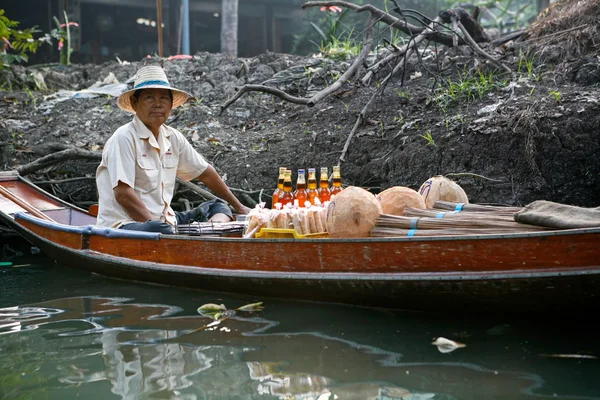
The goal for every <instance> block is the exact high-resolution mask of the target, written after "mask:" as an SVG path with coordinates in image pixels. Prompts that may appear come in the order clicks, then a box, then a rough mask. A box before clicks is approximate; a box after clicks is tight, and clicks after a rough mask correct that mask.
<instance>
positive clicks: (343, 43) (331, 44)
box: [320, 32, 361, 60]
mask: <svg viewBox="0 0 600 400" xmlns="http://www.w3.org/2000/svg"><path fill="white" fill-rule="evenodd" d="M320 50H321V53H323V56H325V57H327V58H331V59H333V60H347V59H348V58H350V57H353V56H356V55H358V54H359V53H360V51H361V46H360V44H358V43H356V42H355V41H354V40H353V39H352V32H349V33H348V34H347V35H346V36H345V38H344V37H334V38H332V39H331V40H330V41H328V42H327V43H325V44H321V46H320Z"/></svg>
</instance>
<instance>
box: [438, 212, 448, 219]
mask: <svg viewBox="0 0 600 400" xmlns="http://www.w3.org/2000/svg"><path fill="white" fill-rule="evenodd" d="M444 214H446V213H445V212H439V213H438V214H437V215H436V216H435V217H436V218H444Z"/></svg>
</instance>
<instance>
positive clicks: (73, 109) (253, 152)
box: [0, 42, 600, 206]
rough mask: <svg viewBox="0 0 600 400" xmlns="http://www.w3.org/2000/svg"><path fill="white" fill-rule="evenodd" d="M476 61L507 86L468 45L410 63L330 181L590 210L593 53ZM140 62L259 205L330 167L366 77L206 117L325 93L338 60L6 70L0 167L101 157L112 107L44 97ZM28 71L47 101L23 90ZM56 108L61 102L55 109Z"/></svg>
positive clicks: (75, 196)
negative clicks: (83, 154) (158, 69)
mask: <svg viewBox="0 0 600 400" xmlns="http://www.w3.org/2000/svg"><path fill="white" fill-rule="evenodd" d="M487 49H488V51H490V52H493V54H495V55H496V56H497V57H499V58H500V59H501V60H502V62H503V63H505V65H507V66H508V67H509V68H510V69H511V70H512V71H513V74H512V75H510V74H507V73H496V72H493V70H494V67H493V65H490V63H489V62H486V60H485V59H482V58H480V57H474V56H473V52H472V51H471V50H470V49H468V48H457V49H447V48H443V49H442V48H441V47H440V48H438V49H437V50H436V49H434V48H432V47H431V46H430V48H429V49H428V50H426V51H425V52H423V54H422V55H421V58H417V57H412V58H411V59H410V60H409V62H408V64H407V69H406V72H405V73H404V74H399V75H398V76H397V77H396V78H394V80H393V81H392V82H391V83H390V85H388V87H387V89H386V91H385V92H384V94H383V95H382V96H381V97H380V98H378V99H377V101H376V103H375V105H374V107H373V108H372V109H371V111H370V113H369V114H368V117H367V120H366V123H365V124H364V125H363V126H361V127H360V128H359V129H358V131H357V133H356V135H355V136H354V138H353V139H352V141H351V143H350V147H349V149H348V152H347V154H346V156H345V161H344V162H343V163H342V164H341V165H342V174H343V180H344V184H345V185H356V186H362V187H367V188H370V189H371V190H372V191H373V192H377V191H379V190H383V189H385V188H387V187H390V186H394V185H402V186H408V187H411V188H414V189H418V188H419V186H420V185H421V183H423V182H424V181H425V180H426V179H427V178H429V177H430V176H433V175H438V174H442V175H447V176H449V177H451V178H452V179H454V180H456V181H457V182H458V183H459V184H460V185H461V186H462V187H463V188H464V189H465V191H466V192H467V194H468V195H469V197H470V200H471V201H472V202H479V203H493V204H510V205H523V204H527V203H529V202H531V201H533V200H537V199H546V200H552V201H556V202H561V203H567V204H574V205H580V206H598V205H600V173H599V171H600V140H599V135H600V87H599V86H600V67H599V60H598V57H597V56H596V57H595V58H594V57H591V56H590V55H589V52H588V53H585V54H581V56H580V58H578V59H574V60H558V61H556V63H555V64H551V63H550V61H548V60H542V59H541V58H539V57H538V56H534V55H533V53H531V54H530V53H527V52H526V50H527V48H526V47H524V45H522V44H521V45H520V44H519V43H513V42H509V43H505V44H503V45H501V46H491V45H489V46H488V47H487ZM148 62H162V63H163V65H164V67H165V69H166V71H167V74H168V76H169V78H170V80H171V83H172V84H174V85H175V86H176V87H180V88H182V89H184V90H187V91H189V92H191V93H192V94H193V95H194V96H195V100H193V101H191V102H189V103H188V104H186V105H185V106H183V107H181V108H180V109H178V110H176V111H175V112H174V113H173V115H172V116H171V118H170V122H169V124H170V125H171V126H174V127H175V128H177V129H179V130H181V131H182V132H183V133H184V134H185V135H186V136H187V137H188V139H189V140H190V141H191V142H192V143H193V145H194V146H195V147H196V148H197V150H198V151H199V152H200V153H201V154H203V155H204V156H205V157H206V158H207V160H208V161H209V162H211V163H212V164H213V165H214V166H215V168H216V169H217V170H218V171H219V172H220V173H221V175H222V176H223V177H224V178H225V179H226V181H227V183H228V184H229V185H230V186H231V187H232V188H235V189H239V190H238V191H237V192H236V193H237V194H239V195H240V196H242V197H243V196H245V195H249V196H250V197H251V198H252V199H253V200H254V201H258V200H262V201H267V202H268V201H269V200H270V197H269V196H270V194H271V192H272V190H273V188H274V186H275V183H276V179H277V170H278V167H279V166H287V167H289V168H292V169H293V170H294V171H295V170H296V169H298V168H302V167H304V168H308V167H316V168H318V167H321V166H327V167H330V168H331V166H333V165H336V164H338V163H339V158H340V155H341V152H342V149H343V147H344V144H345V142H346V139H347V137H348V133H349V132H350V131H351V129H352V127H353V125H354V123H355V121H356V118H357V115H358V113H359V112H360V110H361V109H362V108H363V106H364V105H365V104H366V102H367V101H368V99H369V98H370V97H371V95H372V94H373V92H374V91H375V90H377V83H376V81H377V80H374V81H373V83H372V84H371V85H370V86H361V85H358V84H355V83H350V84H346V85H345V86H344V89H342V91H341V92H339V93H336V94H335V95H333V96H330V97H328V98H327V99H325V100H324V101H322V102H320V103H318V104H317V105H316V106H315V107H312V108H309V107H306V106H303V105H296V104H291V103H287V102H284V101H282V100H280V99H278V98H276V97H273V96H271V95H267V94H264V93H250V94H246V95H244V96H243V97H242V98H241V99H239V100H238V101H237V102H235V103H234V104H233V105H232V106H231V107H229V108H228V109H227V110H225V112H224V113H223V114H222V115H219V111H220V106H221V104H223V103H224V102H225V101H226V100H227V99H228V98H230V97H231V96H233V95H234V94H235V88H236V87H240V86H242V85H244V84H246V83H267V84H269V85H272V86H276V87H278V88H280V89H283V90H286V91H288V92H289V93H292V94H294V95H296V96H302V97H308V96H309V95H310V94H311V93H315V92H316V91H318V90H320V89H323V88H325V87H327V85H331V84H332V83H333V82H334V80H335V79H336V78H337V77H339V75H340V73H342V72H343V71H345V69H346V68H347V67H348V66H349V65H350V62H351V60H348V61H339V60H338V61H333V60H330V59H326V58H322V57H299V56H291V55H284V54H274V53H268V54H263V55H260V56H258V57H254V58H252V59H232V58H228V57H225V56H222V55H219V54H207V53H202V54H197V55H195V56H194V57H193V59H191V60H170V61H169V60H156V59H145V60H142V61H140V62H133V63H127V64H121V63H119V62H116V61H115V62H110V63H106V64H103V65H73V66H69V67H59V66H37V67H36V66H32V67H29V68H24V67H14V68H11V69H5V70H4V71H2V72H1V73H0V74H1V75H2V79H3V80H2V81H3V82H5V83H4V85H3V86H2V91H0V98H2V99H3V101H2V102H0V116H1V122H0V164H1V165H0V166H1V167H2V169H16V168H18V167H19V166H22V165H25V164H27V163H29V162H31V161H33V160H35V159H37V158H39V157H41V156H43V155H46V154H49V153H51V152H53V151H57V150H60V149H64V148H66V147H77V148H82V149H86V150H90V151H94V152H101V150H102V146H103V144H104V142H105V141H106V140H107V139H108V138H109V136H110V135H111V134H112V133H113V132H114V130H115V129H116V128H117V127H119V126H120V125H122V124H124V123H126V122H128V121H129V120H130V119H131V116H130V115H127V114H126V113H125V112H123V111H121V110H120V109H119V108H118V107H117V105H116V99H115V98H114V97H113V96H110V95H100V96H97V97H91V98H85V97H84V98H76V96H75V95H74V94H73V93H66V92H63V93H62V94H61V92H58V90H61V89H62V90H69V91H77V90H81V89H85V88H89V87H91V86H93V85H94V84H96V83H97V82H102V81H106V82H111V83H113V84H116V83H117V82H119V83H125V82H127V81H128V80H130V79H131V77H132V76H133V74H134V73H135V71H136V70H137V68H138V67H139V66H140V65H141V64H142V63H148ZM35 75H37V76H38V77H39V76H41V77H42V78H43V80H44V82H45V84H46V86H47V90H39V89H36V86H35V81H34V79H33V77H34V76H35ZM378 79H379V78H378ZM53 96H54V97H53ZM57 96H58V99H64V98H67V97H72V98H69V99H68V100H64V101H56V99H57ZM61 96H62V97H61ZM53 98H54V101H53V100H52V99H53ZM97 164H98V162H97V161H93V160H92V161H90V160H88V161H81V160H79V161H67V162H64V163H59V164H56V165H53V166H50V167H47V168H46V169H43V170H40V171H37V172H36V173H35V174H32V175H30V176H29V178H30V179H32V180H34V181H35V180H48V179H53V180H56V179H66V178H72V177H80V176H88V177H90V178H91V177H93V176H94V171H95V168H96V166H97ZM45 187H46V188H49V189H51V190H54V191H55V193H56V194H57V195H59V196H61V197H64V198H66V199H67V200H69V201H74V202H77V203H80V204H84V205H85V204H87V203H89V202H93V201H95V199H96V193H95V185H94V181H93V179H88V180H79V181H76V182H68V183H63V184H53V185H46V186H45ZM179 194H180V195H182V196H188V195H189V194H190V193H186V192H185V191H180V192H179ZM242 200H243V201H244V202H246V203H247V204H249V203H250V202H249V201H248V198H242Z"/></svg>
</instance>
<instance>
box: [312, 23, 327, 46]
mask: <svg viewBox="0 0 600 400" xmlns="http://www.w3.org/2000/svg"><path fill="white" fill-rule="evenodd" d="M310 24H311V25H312V27H313V28H315V30H316V31H317V33H318V34H319V36H321V37H322V38H323V40H324V41H325V42H327V41H329V38H328V37H327V35H325V32H323V30H322V29H321V28H319V27H318V26H317V25H316V24H315V23H314V22H311V23H310Z"/></svg>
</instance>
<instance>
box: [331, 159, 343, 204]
mask: <svg viewBox="0 0 600 400" xmlns="http://www.w3.org/2000/svg"><path fill="white" fill-rule="evenodd" d="M341 191H342V174H341V173H340V166H339V165H336V166H334V167H333V187H332V188H331V195H332V196H333V195H336V194H338V193H339V192H341Z"/></svg>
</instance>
